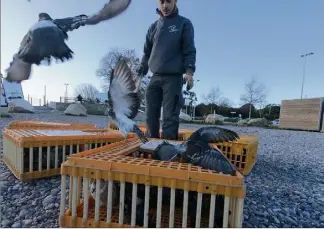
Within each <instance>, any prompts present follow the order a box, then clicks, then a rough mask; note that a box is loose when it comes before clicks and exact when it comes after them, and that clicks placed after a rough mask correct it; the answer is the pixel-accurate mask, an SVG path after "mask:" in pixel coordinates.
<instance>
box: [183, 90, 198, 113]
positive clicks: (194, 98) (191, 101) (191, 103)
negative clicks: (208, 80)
mask: <svg viewBox="0 0 324 229" xmlns="http://www.w3.org/2000/svg"><path fill="white" fill-rule="evenodd" d="M183 95H184V98H185V99H188V100H189V113H194V111H193V110H192V108H193V107H194V105H195V103H196V102H197V101H198V100H197V96H196V93H195V92H193V91H186V90H184V91H183ZM186 107H188V106H186ZM186 110H187V109H186ZM193 115H195V114H193Z"/></svg>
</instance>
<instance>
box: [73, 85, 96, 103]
mask: <svg viewBox="0 0 324 229" xmlns="http://www.w3.org/2000/svg"><path fill="white" fill-rule="evenodd" d="M98 93H99V90H98V89H97V88H96V87H95V86H93V85H91V84H79V85H78V86H76V88H75V95H76V96H78V95H81V96H82V98H83V99H85V100H92V101H94V100H95V99H96V96H97V94H98Z"/></svg>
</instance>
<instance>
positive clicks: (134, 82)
mask: <svg viewBox="0 0 324 229" xmlns="http://www.w3.org/2000/svg"><path fill="white" fill-rule="evenodd" d="M140 84H141V77H138V76H136V75H133V74H132V71H131V69H130V67H129V66H128V64H127V62H126V60H125V59H123V58H121V59H120V60H119V61H118V62H117V64H116V66H115V69H113V71H112V74H111V77H110V84H109V89H108V115H109V116H110V117H111V118H112V119H113V121H115V123H116V124H117V126H118V128H119V130H120V131H121V133H122V134H123V136H124V137H125V140H127V133H129V132H135V133H137V135H138V136H139V137H140V138H141V140H142V141H143V142H147V141H148V140H147V139H146V138H145V137H144V136H143V134H142V131H141V130H140V129H139V128H138V126H137V125H136V123H135V121H133V119H134V118H135V116H136V115H137V113H138V109H139V108H140V105H141V103H140V89H141V88H140Z"/></svg>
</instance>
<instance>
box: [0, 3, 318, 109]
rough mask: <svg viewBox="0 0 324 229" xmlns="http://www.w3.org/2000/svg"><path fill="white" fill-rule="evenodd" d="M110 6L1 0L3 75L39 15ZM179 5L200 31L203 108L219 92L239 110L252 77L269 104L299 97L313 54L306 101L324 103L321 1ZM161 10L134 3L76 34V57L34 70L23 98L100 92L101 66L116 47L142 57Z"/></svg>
mask: <svg viewBox="0 0 324 229" xmlns="http://www.w3.org/2000/svg"><path fill="white" fill-rule="evenodd" d="M105 3H107V0H96V1H89V0H68V1H66V0H64V1H63V0H46V2H45V1H43V0H33V1H30V2H28V1H22V0H2V1H1V69H0V70H1V72H2V73H3V74H4V73H5V69H6V68H7V67H8V66H9V63H10V62H11V60H12V57H13V54H14V53H15V52H17V50H18V48H19V44H20V42H21V40H22V38H23V36H24V35H25V34H26V32H27V31H28V29H29V28H30V27H31V26H32V25H33V24H34V23H35V22H36V21H37V17H38V13H40V12H47V13H49V15H51V16H52V17H53V18H64V17H68V16H76V15H79V14H82V13H84V14H92V13H94V12H97V11H98V10H99V9H101V8H102V7H103V5H104V4H105ZM178 3H179V10H180V15H183V16H185V17H187V18H189V19H190V20H191V21H192V23H193V25H194V29H195V43H196V48H197V71H196V73H195V76H194V78H195V79H196V80H200V81H199V82H198V83H196V84H195V86H194V88H193V91H194V92H196V94H197V98H198V103H200V102H204V101H203V94H207V93H208V92H209V91H210V90H211V89H212V88H213V87H215V88H216V87H219V88H220V90H221V92H222V93H223V96H225V97H226V98H228V99H229V100H230V101H232V102H233V104H234V105H235V106H240V105H241V104H242V103H241V101H240V96H241V95H242V94H243V93H244V83H245V82H247V81H249V80H250V79H251V77H256V78H257V80H258V81H259V82H260V83H262V84H264V85H265V86H266V88H267V91H268V97H267V100H268V103H275V104H280V103H281V100H285V99H299V98H300V93H301V87H302V77H303V65H304V60H303V58H301V55H303V54H305V53H309V52H313V53H314V55H312V56H309V57H307V65H306V74H305V84H304V93H303V95H304V98H305V97H308V98H313V97H324V89H323V86H321V85H324V65H323V63H324V47H323V41H324V30H323V29H320V28H321V27H320V22H321V21H324V14H323V12H322V10H321V9H324V1H323V0H312V1H306V0H287V1H279V0H274V1H271V2H260V1H257V0H248V1H244V2H238V1H225V0H219V1H215V0H205V1H204V4H198V3H197V1H194V0H186V1H181V0H179V1H178ZM143 5H145V7H143ZM206 5H207V6H208V7H206ZM17 6H19V7H17ZM62 6H64V7H62ZM156 7H157V1H151V0H141V1H132V3H131V5H130V7H129V9H127V11H126V12H124V13H123V14H122V15H120V16H118V17H117V18H115V19H112V20H109V21H107V22H103V23H100V24H99V25H96V26H87V27H82V28H80V29H78V30H75V31H72V32H70V33H69V36H70V37H69V40H68V41H67V42H66V43H67V44H68V45H69V47H70V48H71V49H72V50H73V51H74V52H75V56H74V58H73V59H72V60H71V61H67V62H65V63H58V64H57V63H55V61H54V62H53V64H52V66H33V70H32V76H31V79H30V80H28V81H26V82H23V83H22V87H23V92H24V95H25V97H26V98H27V96H28V95H30V97H32V98H33V100H38V99H39V98H43V96H44V86H45V85H46V89H47V92H46V93H47V95H46V96H47V98H48V100H49V101H57V100H59V99H60V96H64V93H65V86H64V84H66V83H68V84H69V86H68V96H69V97H71V96H74V90H75V87H76V86H77V85H78V84H83V83H90V84H93V85H94V86H96V87H97V88H98V89H99V90H100V91H102V90H101V87H100V85H101V82H100V79H99V78H98V77H97V76H96V70H97V69H98V68H99V63H100V60H101V59H102V58H103V57H104V55H105V54H106V53H107V52H108V51H109V49H111V48H119V49H126V48H127V49H134V50H135V51H136V53H137V55H138V57H139V58H141V55H142V52H143V45H144V40H145V35H146V32H147V29H148V27H149V26H150V24H151V23H153V22H154V21H155V20H156V19H157V15H156V13H155V8H156ZM12 15H19V16H17V17H12ZM22 15H23V16H22ZM22 18H23V20H22ZM103 93H104V91H103Z"/></svg>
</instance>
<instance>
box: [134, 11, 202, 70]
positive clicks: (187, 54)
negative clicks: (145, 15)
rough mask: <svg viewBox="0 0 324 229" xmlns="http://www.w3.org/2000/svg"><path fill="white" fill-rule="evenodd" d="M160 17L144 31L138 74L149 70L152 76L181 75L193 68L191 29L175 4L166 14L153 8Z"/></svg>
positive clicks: (193, 54)
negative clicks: (171, 10) (169, 12)
mask: <svg viewBox="0 0 324 229" xmlns="http://www.w3.org/2000/svg"><path fill="white" fill-rule="evenodd" d="M156 11H157V13H158V14H159V15H160V18H159V19H158V20H157V21H155V22H154V23H153V24H152V25H151V26H150V28H149V29H148V31H147V34H146V40H145V44H144V55H143V58H142V61H141V68H140V69H141V74H143V75H146V74H147V72H148V69H150V70H151V72H152V73H153V74H155V75H182V74H184V73H186V72H192V73H194V72H195V70H196V48H195V42H194V28H193V25H192V23H191V21H190V20H189V19H187V18H185V17H183V16H180V15H179V11H178V8H177V7H176V8H175V10H174V11H173V13H172V14H171V15H169V16H167V17H165V16H163V14H162V13H161V12H160V10H159V9H156Z"/></svg>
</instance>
